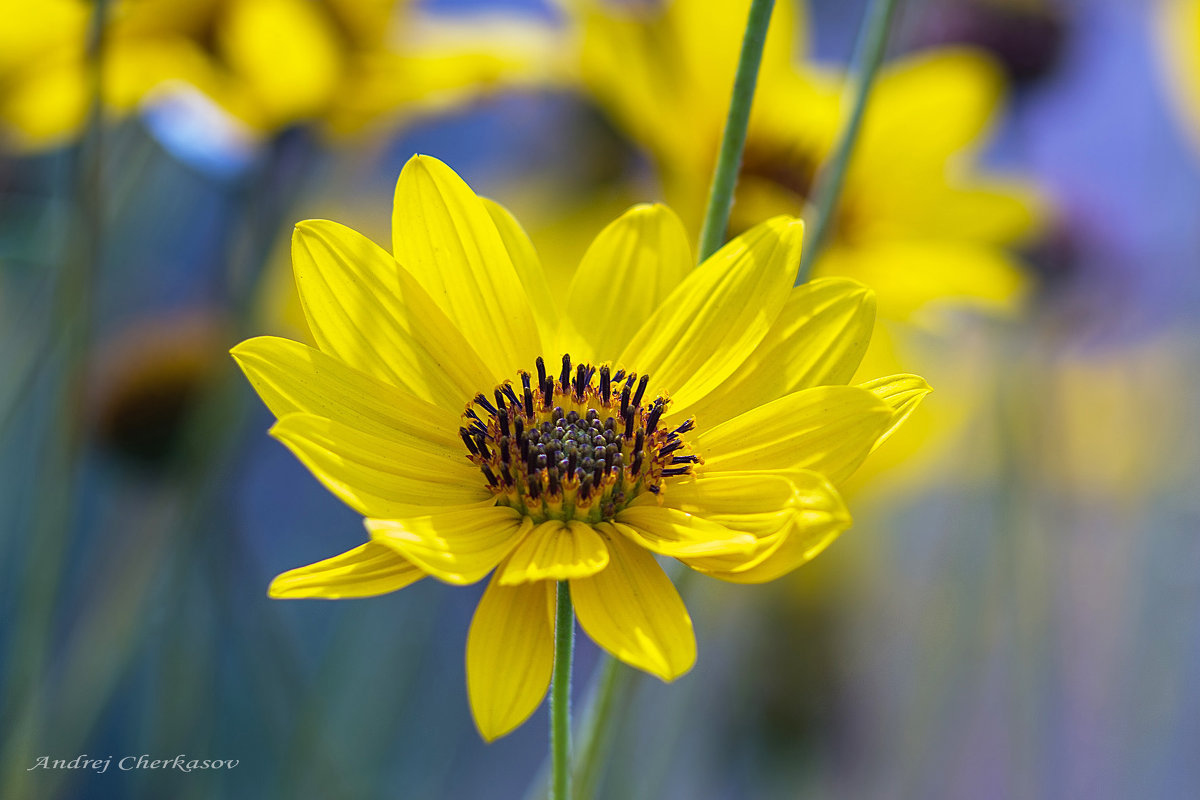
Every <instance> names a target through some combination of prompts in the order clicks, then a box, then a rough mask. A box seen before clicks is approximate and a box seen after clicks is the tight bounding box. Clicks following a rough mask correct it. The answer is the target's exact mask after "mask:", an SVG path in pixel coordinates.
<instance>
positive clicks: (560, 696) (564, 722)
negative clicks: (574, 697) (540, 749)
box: [550, 581, 575, 800]
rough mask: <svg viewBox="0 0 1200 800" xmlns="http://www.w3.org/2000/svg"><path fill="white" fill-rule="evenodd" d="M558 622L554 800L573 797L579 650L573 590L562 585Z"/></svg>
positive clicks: (553, 687)
mask: <svg viewBox="0 0 1200 800" xmlns="http://www.w3.org/2000/svg"><path fill="white" fill-rule="evenodd" d="M555 616H556V619H555V622H554V680H553V682H552V683H551V684H550V754H551V755H550V758H551V761H552V763H553V770H554V780H553V784H552V791H551V793H550V797H551V798H552V800H570V797H571V659H572V657H573V655H574V650H575V610H574V608H572V606H571V586H570V584H568V583H567V582H566V581H559V582H558V613H557V614H556V615H555Z"/></svg>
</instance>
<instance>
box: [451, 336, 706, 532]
mask: <svg viewBox="0 0 1200 800" xmlns="http://www.w3.org/2000/svg"><path fill="white" fill-rule="evenodd" d="M519 375H520V388H519V389H518V388H516V387H515V386H514V384H513V383H511V382H506V383H504V384H503V385H501V386H499V387H497V388H496V390H495V391H494V392H493V393H492V398H491V399H488V398H487V397H485V396H484V395H483V394H478V395H476V396H475V399H474V400H473V401H472V402H471V403H470V404H469V405H468V406H467V410H466V411H465V412H464V413H463V427H462V428H460V429H459V434H460V435H461V436H462V440H463V444H465V445H466V446H467V450H468V451H469V453H470V456H469V457H470V459H471V461H472V462H473V463H475V464H477V465H478V466H479V470H480V472H482V473H483V477H484V478H486V479H487V482H488V485H489V486H490V487H491V489H492V491H493V492H494V493H495V494H496V496H497V502H498V503H501V504H503V505H508V506H512V507H514V508H517V509H519V510H520V511H521V512H522V513H524V514H526V515H528V516H530V517H531V518H533V519H534V520H535V521H538V522H542V521H545V520H548V519H562V520H568V519H579V520H584V521H587V522H601V521H604V520H610V519H612V518H613V517H614V516H615V515H616V513H617V512H618V511H620V510H621V509H622V508H625V507H626V506H628V505H629V503H630V502H632V500H633V498H634V497H636V496H638V495H639V494H641V493H642V492H653V493H654V494H657V493H658V492H660V491H661V490H662V485H663V481H664V480H665V479H666V478H674V477H678V476H681V475H687V474H689V473H691V471H692V467H693V466H694V465H695V464H697V463H699V462H700V458H699V456H696V455H693V454H691V453H689V452H687V450H688V449H689V446H688V444H687V443H686V442H684V441H683V440H682V439H681V438H680V436H682V435H683V434H685V433H687V432H688V431H690V430H692V428H693V427H694V426H695V420H692V419H689V420H687V421H686V422H684V423H683V424H682V425H680V426H679V427H677V428H675V429H674V430H667V429H665V428H663V427H660V424H661V422H662V417H663V415H664V414H665V413H666V409H667V406H668V404H669V403H670V401H669V400H667V399H666V398H663V397H655V398H654V399H653V400H650V401H646V399H645V393H646V387H647V385H648V384H649V383H650V379H649V376H647V375H642V376H640V377H639V376H638V375H637V373H633V372H630V373H628V374H626V372H625V371H624V370H617V371H616V372H612V371H611V370H610V368H609V366H608V365H607V364H605V365H602V366H601V367H599V369H597V368H596V367H594V366H592V365H591V364H577V365H575V366H574V368H572V364H571V357H570V356H569V355H564V356H563V358H562V370H561V371H560V373H559V377H558V378H557V380H556V379H555V378H554V377H553V376H551V375H547V373H546V364H545V362H544V361H543V360H542V358H541V357H540V356H539V357H538V360H537V375H536V376H534V375H531V374H530V373H528V372H525V371H521V372H520V373H519Z"/></svg>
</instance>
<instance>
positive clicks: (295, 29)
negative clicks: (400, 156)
mask: <svg viewBox="0 0 1200 800" xmlns="http://www.w3.org/2000/svg"><path fill="white" fill-rule="evenodd" d="M92 5H93V4H91V3H87V2H84V1H83V0H44V1H40V2H37V3H26V2H21V1H20V0H0V14H3V18H4V20H5V25H4V26H3V29H2V30H0V123H2V124H3V125H4V126H5V127H6V128H8V129H9V136H10V138H12V139H14V140H15V141H16V143H17V145H19V146H25V147H43V146H47V145H54V144H57V143H60V142H62V141H64V140H67V139H70V138H71V137H72V136H74V135H75V134H76V133H77V132H78V131H79V129H80V127H81V126H82V124H83V120H84V118H85V116H86V111H87V106H88V96H87V95H88V89H87V87H88V81H87V68H86V64H85V52H84V50H85V39H86V30H87V27H88V24H89V15H90V13H91V11H90V9H91V8H92ZM407 5H408V3H407V2H405V0H366V1H363V0H322V2H311V0H123V1H121V2H115V3H112V4H111V10H110V12H109V21H108V26H107V28H106V34H105V49H104V65H103V90H104V95H105V97H104V99H105V102H106V105H107V106H108V107H109V109H110V110H111V111H114V112H116V113H124V112H128V111H129V110H131V109H132V108H133V107H135V106H136V105H137V104H138V103H139V102H141V101H143V100H144V99H146V98H147V96H148V95H150V94H151V93H152V92H155V91H161V90H166V89H168V88H170V87H172V86H178V85H180V84H185V85H188V86H191V87H194V88H195V89H198V90H199V91H201V92H202V93H203V94H205V95H206V96H208V97H209V98H211V99H212V100H213V101H215V102H216V103H217V104H219V105H220V106H221V107H223V108H224V109H225V110H227V111H228V112H230V113H231V114H233V115H234V116H235V117H237V118H238V119H240V120H241V121H243V122H244V123H245V124H246V125H247V126H249V127H250V128H251V129H253V130H255V131H258V132H260V133H266V134H269V133H271V132H273V131H276V130H278V129H280V128H283V127H286V126H288V125H292V124H295V123H303V122H313V121H322V122H325V123H328V125H329V126H330V127H331V129H333V130H335V131H349V130H354V129H356V128H358V127H361V126H362V125H363V124H365V123H367V122H369V121H371V120H372V119H375V118H377V117H379V116H381V115H386V114H395V113H411V112H413V111H420V110H423V109H425V108H428V107H438V106H443V105H446V104H447V103H452V102H455V101H461V100H462V99H463V97H464V92H469V91H471V90H473V89H474V90H478V89H479V88H481V87H482V88H487V87H495V86H498V85H501V84H503V83H505V82H507V81H514V82H520V81H529V80H535V79H537V80H540V79H541V77H542V76H544V75H546V74H547V70H548V69H551V68H552V62H553V59H552V57H551V56H550V55H549V53H550V51H549V49H548V43H549V40H548V38H547V37H546V36H545V34H544V33H543V32H541V31H539V30H537V29H536V28H535V27H533V26H528V25H520V24H518V23H516V22H515V21H511V20H510V21H506V22H503V23H498V22H497V21H495V20H493V21H491V23H489V24H488V25H487V26H481V25H473V24H471V23H469V22H454V23H451V22H449V21H443V22H441V23H434V22H433V21H432V20H430V19H427V18H422V17H419V16H417V15H416V14H414V13H410V12H409V10H408V9H407V8H406V6H407ZM393 34H395V35H393Z"/></svg>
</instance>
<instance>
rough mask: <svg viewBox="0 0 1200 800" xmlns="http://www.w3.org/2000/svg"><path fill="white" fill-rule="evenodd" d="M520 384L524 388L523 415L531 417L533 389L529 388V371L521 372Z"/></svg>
mask: <svg viewBox="0 0 1200 800" xmlns="http://www.w3.org/2000/svg"><path fill="white" fill-rule="evenodd" d="M521 385H522V387H524V389H525V416H527V417H529V418H530V419H532V418H533V391H532V390H531V389H530V388H529V373H528V372H522V373H521Z"/></svg>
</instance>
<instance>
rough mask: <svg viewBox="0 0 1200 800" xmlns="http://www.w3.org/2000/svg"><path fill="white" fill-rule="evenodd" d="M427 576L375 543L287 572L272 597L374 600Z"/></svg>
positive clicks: (276, 583) (274, 584) (274, 583)
mask: <svg viewBox="0 0 1200 800" xmlns="http://www.w3.org/2000/svg"><path fill="white" fill-rule="evenodd" d="M424 577H425V573H424V572H421V570H419V569H417V567H415V566H413V564H412V563H411V562H409V561H407V560H406V559H405V558H404V557H403V556H400V555H399V554H397V553H396V551H395V550H392V549H391V548H388V547H384V546H383V545H381V544H376V543H375V542H367V543H366V544H364V545H361V546H359V547H356V548H354V549H353V550H347V551H346V552H345V553H342V554H341V555H338V556H334V557H333V558H327V559H325V560H324V561H318V562H317V563H315V564H309V565H308V566H307V567H299V568H297V569H292V570H288V571H287V572H285V573H283V574H282V575H280V576H278V577H277V578H275V580H273V581H271V588H270V589H268V590H267V594H269V595H270V596H271V597H279V598H294V597H324V598H329V599H331V600H332V599H338V598H342V597H374V596H375V595H379V594H387V593H388V592H394V591H397V590H398V589H403V588H404V587H405V586H409V585H411V584H413V583H416V582H417V581H419V580H421V578H424Z"/></svg>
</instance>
